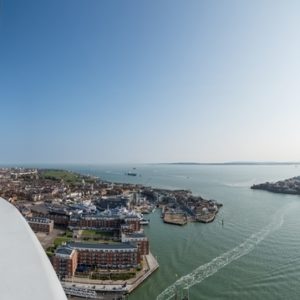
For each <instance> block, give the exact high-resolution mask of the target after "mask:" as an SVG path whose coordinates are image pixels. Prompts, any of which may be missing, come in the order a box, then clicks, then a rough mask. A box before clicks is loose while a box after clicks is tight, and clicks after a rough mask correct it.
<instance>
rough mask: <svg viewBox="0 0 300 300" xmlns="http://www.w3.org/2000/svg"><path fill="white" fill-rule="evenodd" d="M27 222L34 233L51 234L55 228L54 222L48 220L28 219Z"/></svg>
mask: <svg viewBox="0 0 300 300" xmlns="http://www.w3.org/2000/svg"><path fill="white" fill-rule="evenodd" d="M26 220H27V222H28V224H29V225H30V227H31V229H32V230H33V231H34V232H46V233H51V232H52V230H53V227H54V222H53V220H50V219H47V218H39V217H28V218H26Z"/></svg>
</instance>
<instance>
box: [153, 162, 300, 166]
mask: <svg viewBox="0 0 300 300" xmlns="http://www.w3.org/2000/svg"><path fill="white" fill-rule="evenodd" d="M157 164H159V165H204V166H206V165H207V166H235V165H237V166H239V165H240V166H251V165H253V166H257V165H258V166H276V165H279V166H282V165H300V162H299V161H298V162H292V161H286V162H276V161H274V162H272V161H262V162H256V161H232V162H171V163H157Z"/></svg>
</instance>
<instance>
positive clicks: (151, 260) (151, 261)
mask: <svg viewBox="0 0 300 300" xmlns="http://www.w3.org/2000/svg"><path fill="white" fill-rule="evenodd" d="M158 268H159V264H158V262H157V260H156V258H155V257H154V256H153V254H152V253H151V252H150V253H149V254H148V255H145V264H144V266H143V268H142V270H141V271H139V272H138V273H137V275H136V276H135V277H134V278H131V279H128V280H116V281H113V280H90V279H88V278H78V277H73V278H67V279H66V280H65V281H63V282H62V286H63V287H67V288H71V287H77V288H82V289H89V290H94V291H96V292H97V294H98V293H99V294H102V293H111V292H115V293H122V294H128V293H131V292H132V291H133V290H134V289H135V288H137V287H138V286H139V285H140V284H141V283H142V282H143V281H145V280H146V279H147V278H148V277H149V276H150V275H151V274H152V273H153V272H154V271H155V270H157V269H158Z"/></svg>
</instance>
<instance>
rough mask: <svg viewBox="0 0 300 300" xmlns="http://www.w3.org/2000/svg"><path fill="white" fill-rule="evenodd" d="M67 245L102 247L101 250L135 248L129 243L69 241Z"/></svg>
mask: <svg viewBox="0 0 300 300" xmlns="http://www.w3.org/2000/svg"><path fill="white" fill-rule="evenodd" d="M67 246H68V247H70V248H73V249H102V250H127V249H130V250H132V249H136V246H135V245H132V244H130V243H77V242H70V243H68V244H67Z"/></svg>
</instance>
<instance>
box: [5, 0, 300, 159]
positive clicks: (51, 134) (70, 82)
mask: <svg viewBox="0 0 300 300" xmlns="http://www.w3.org/2000/svg"><path fill="white" fill-rule="evenodd" d="M0 37H1V44H0V54H1V55H0V104H1V114H0V136H1V139H0V140H1V147H0V162H1V163H72V162H73V163H112V162H115V163H120V162H135V163H142V162H174V161H197V162H223V161H241V160H244V161H300V138H299V132H300V117H299V116H300V115H299V113H300V2H299V1H265V0H262V1H261V0H260V1H258V0H257V1H221V0H220V1H215V0H213V1H200V0H197V1H177V0H172V1H171V0H169V1H161V0H159V1H154V0H153V1H141V0H136V1H130V0H129V1H99V0H89V1H83V0H81V1H78V0H67V1H61V0H51V1H40V0H36V1H33V0H27V1H23V0H9V1H8V0H4V1H2V6H1V13H0Z"/></svg>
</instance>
